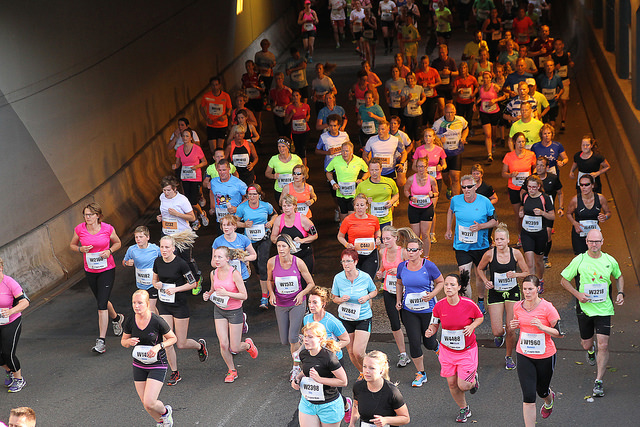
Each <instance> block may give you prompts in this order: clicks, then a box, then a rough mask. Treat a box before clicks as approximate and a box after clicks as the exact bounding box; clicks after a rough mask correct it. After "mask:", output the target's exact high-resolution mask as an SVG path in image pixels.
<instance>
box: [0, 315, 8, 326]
mask: <svg viewBox="0 0 640 427" xmlns="http://www.w3.org/2000/svg"><path fill="white" fill-rule="evenodd" d="M8 323H9V316H6V317H4V316H0V325H6V324H8Z"/></svg>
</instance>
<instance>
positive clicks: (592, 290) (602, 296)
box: [582, 283, 609, 303]
mask: <svg viewBox="0 0 640 427" xmlns="http://www.w3.org/2000/svg"><path fill="white" fill-rule="evenodd" d="M582 289H583V292H584V293H585V294H586V295H587V296H588V297H589V302H593V303H598V302H605V301H606V300H607V291H608V290H609V285H607V284H606V283H585V284H584V285H582Z"/></svg>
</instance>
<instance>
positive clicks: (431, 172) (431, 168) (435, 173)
mask: <svg viewBox="0 0 640 427" xmlns="http://www.w3.org/2000/svg"><path fill="white" fill-rule="evenodd" d="M427 173H428V174H429V175H431V176H432V177H434V178H436V177H437V176H438V170H437V169H436V167H435V166H428V167H427Z"/></svg>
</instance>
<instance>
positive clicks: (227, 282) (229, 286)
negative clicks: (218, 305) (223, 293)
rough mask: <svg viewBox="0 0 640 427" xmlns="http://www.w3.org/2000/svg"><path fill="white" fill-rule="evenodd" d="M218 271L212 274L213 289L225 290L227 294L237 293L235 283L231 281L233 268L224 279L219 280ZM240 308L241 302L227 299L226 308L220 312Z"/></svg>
mask: <svg viewBox="0 0 640 427" xmlns="http://www.w3.org/2000/svg"><path fill="white" fill-rule="evenodd" d="M219 271H220V269H218V268H216V271H215V272H214V273H213V279H214V280H213V285H212V287H213V289H225V290H227V291H229V292H238V288H237V287H236V284H235V282H234V281H233V271H234V270H233V267H232V268H230V269H229V274H227V277H225V278H224V279H221V278H220V276H218V272H219ZM240 307H242V301H241V300H239V299H235V298H229V302H228V303H227V307H226V308H223V309H222V310H235V309H238V308H240Z"/></svg>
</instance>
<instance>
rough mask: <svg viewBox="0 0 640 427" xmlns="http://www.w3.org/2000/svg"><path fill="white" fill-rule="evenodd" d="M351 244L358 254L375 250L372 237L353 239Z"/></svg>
mask: <svg viewBox="0 0 640 427" xmlns="http://www.w3.org/2000/svg"><path fill="white" fill-rule="evenodd" d="M353 245H354V246H355V247H356V248H355V249H356V251H357V252H358V254H360V255H369V254H370V253H371V252H373V251H375V250H376V239H374V238H373V237H369V238H363V237H361V238H358V239H355V240H354V241H353Z"/></svg>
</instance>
